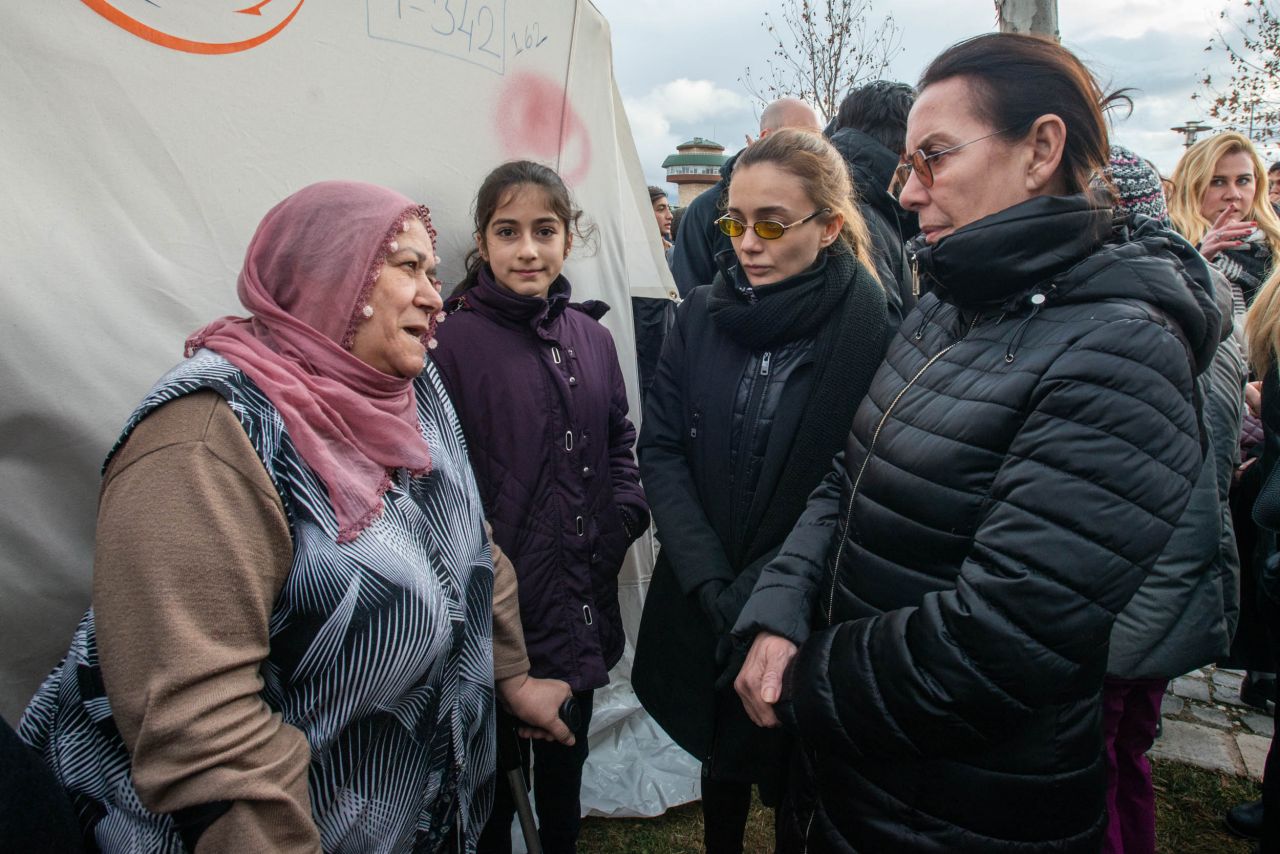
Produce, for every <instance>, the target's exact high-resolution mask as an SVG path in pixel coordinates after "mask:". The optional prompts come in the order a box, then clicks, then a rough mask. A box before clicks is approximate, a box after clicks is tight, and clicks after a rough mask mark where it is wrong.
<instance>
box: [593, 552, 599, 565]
mask: <svg viewBox="0 0 1280 854" xmlns="http://www.w3.org/2000/svg"><path fill="white" fill-rule="evenodd" d="M591 562H592V563H599V562H600V552H592V553H591Z"/></svg>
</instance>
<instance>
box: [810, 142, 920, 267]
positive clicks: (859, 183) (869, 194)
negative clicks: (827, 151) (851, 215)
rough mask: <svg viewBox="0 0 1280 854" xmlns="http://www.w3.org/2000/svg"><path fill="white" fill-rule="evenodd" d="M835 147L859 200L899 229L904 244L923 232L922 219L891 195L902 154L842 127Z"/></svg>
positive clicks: (833, 143) (834, 143)
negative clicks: (895, 171)
mask: <svg viewBox="0 0 1280 854" xmlns="http://www.w3.org/2000/svg"><path fill="white" fill-rule="evenodd" d="M831 144H832V145H834V146H835V147H836V150H837V151H839V152H840V156H841V157H843V158H844V162H845V163H847V164H848V166H849V177H850V178H851V179H852V180H853V186H854V189H856V190H857V191H858V196H859V198H860V199H861V200H862V201H863V202H865V203H866V204H869V205H871V207H873V208H875V209H876V210H877V211H879V212H880V213H881V214H882V215H884V217H885V218H886V219H888V220H889V222H891V223H894V224H895V225H897V226H898V229H899V231H900V232H901V236H902V239H903V241H905V240H907V238H910V237H912V236H913V235H915V234H917V233H919V231H920V219H919V217H917V216H916V215H915V214H914V213H912V212H911V211H909V210H906V209H904V208H903V207H902V205H900V204H898V200H897V199H896V198H894V196H893V194H892V193H890V192H889V185H890V183H891V182H892V181H893V172H894V170H895V169H897V168H898V155H896V154H894V153H893V152H892V151H890V150H889V149H887V148H885V147H884V146H883V145H881V144H880V143H879V142H878V141H877V140H876V139H875V138H874V137H871V136H868V135H867V134H865V133H863V132H862V131H860V130H854V129H853V128H841V129H840V130H838V131H836V132H835V133H834V134H832V135H831Z"/></svg>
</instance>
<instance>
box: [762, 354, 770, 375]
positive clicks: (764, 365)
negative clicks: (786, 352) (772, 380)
mask: <svg viewBox="0 0 1280 854" xmlns="http://www.w3.org/2000/svg"><path fill="white" fill-rule="evenodd" d="M771 358H773V354H772V353H765V354H764V355H763V356H761V357H760V376H762V377H767V376H769V360H770V359H771Z"/></svg>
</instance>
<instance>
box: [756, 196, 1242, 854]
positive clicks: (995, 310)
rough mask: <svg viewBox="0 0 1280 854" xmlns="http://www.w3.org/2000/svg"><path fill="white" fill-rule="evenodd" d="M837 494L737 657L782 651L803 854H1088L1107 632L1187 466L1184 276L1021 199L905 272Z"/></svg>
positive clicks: (1195, 455)
mask: <svg viewBox="0 0 1280 854" xmlns="http://www.w3.org/2000/svg"><path fill="white" fill-rule="evenodd" d="M917 260H918V263H919V266H920V271H921V274H922V275H924V276H928V277H929V278H930V279H931V280H932V282H931V284H932V285H933V288H934V290H933V293H930V294H928V295H927V296H925V297H924V298H922V299H921V302H920V305H919V307H918V308H917V309H916V311H915V312H914V313H913V314H912V315H911V316H909V317H908V318H907V319H906V320H905V321H904V322H903V325H902V327H901V329H900V330H899V332H898V334H897V336H896V338H895V339H894V340H893V341H892V343H891V344H890V346H889V352H888V355H887V357H886V360H885V363H884V364H883V365H882V366H881V368H880V370H879V372H878V373H877V375H876V378H875V380H874V381H873V383H872V386H871V391H870V393H869V394H868V395H867V397H866V398H865V399H864V400H863V403H862V405H861V407H860V408H859V410H858V413H857V415H856V416H855V419H854V424H853V428H852V431H851V433H850V435H849V440H848V444H847V447H846V450H845V452H844V455H843V457H842V458H838V459H837V465H836V467H835V470H834V471H833V472H832V473H831V475H830V476H828V478H827V480H826V481H825V482H824V484H823V486H822V487H820V488H819V490H818V491H816V492H815V493H814V494H813V496H812V497H811V498H810V501H809V506H808V508H807V510H806V512H805V515H804V516H802V517H801V519H800V521H799V523H797V527H796V528H795V530H794V531H793V532H792V534H791V535H790V537H789V538H788V539H787V541H786V542H785V543H784V545H783V547H782V551H781V552H780V554H779V556H778V558H776V559H775V560H774V561H773V562H772V563H771V564H770V565H769V566H768V567H767V568H766V570H765V572H764V574H763V575H762V577H761V579H760V581H759V583H758V584H757V585H756V588H755V591H754V593H753V595H752V598H751V600H750V601H749V602H748V604H747V607H746V609H745V610H744V612H743V614H742V616H741V617H740V619H739V621H738V623H737V625H736V627H735V634H737V635H738V636H740V637H743V638H747V637H751V636H753V635H754V634H756V633H757V632H758V631H761V630H769V631H773V632H776V633H779V634H783V635H786V636H788V637H790V638H791V639H792V640H794V641H796V642H797V643H800V644H801V646H800V652H799V654H798V655H797V657H796V658H795V659H794V661H793V663H792V666H791V667H790V668H789V670H788V672H787V677H786V685H787V689H788V693H787V694H786V695H785V698H784V702H783V703H781V704H780V707H779V712H780V714H781V716H782V717H783V719H784V720H788V721H789V722H790V724H791V725H792V726H793V727H794V729H795V732H796V733H797V734H798V735H799V738H800V740H801V741H802V742H803V745H804V750H803V751H802V753H803V756H802V758H801V760H800V761H801V764H802V766H803V767H802V775H801V776H802V779H803V780H804V785H802V786H801V790H800V791H799V793H798V796H797V797H798V804H799V806H798V809H797V811H796V815H795V816H794V818H795V824H796V827H795V830H796V832H798V833H802V834H804V835H805V837H806V839H807V842H808V848H807V850H808V851H809V852H819V851H841V852H847V851H859V852H882V851H893V852H906V851H912V852H938V853H939V854H941V852H947V854H956V852H982V854H991V852H1015V851H1016V852H1068V851H1070V852H1076V851H1079V852H1085V851H1090V852H1092V851H1096V850H1097V849H1098V845H1099V844H1100V839H1101V833H1102V831H1103V828H1104V826H1105V823H1106V813H1105V807H1104V789H1105V769H1104V766H1103V760H1102V755H1101V749H1102V732H1101V725H1100V712H1099V692H1100V688H1101V682H1102V676H1103V672H1104V670H1105V666H1106V662H1107V639H1108V634H1109V632H1110V629H1111V625H1112V622H1113V620H1114V618H1115V615H1116V614H1117V613H1118V612H1119V611H1120V610H1121V609H1122V608H1123V607H1124V605H1125V603H1126V602H1127V601H1128V599H1129V597H1130V596H1131V595H1132V594H1133V593H1134V591H1135V590H1136V589H1137V588H1138V586H1139V584H1140V583H1141V581H1142V579H1143V576H1144V574H1145V573H1146V571H1147V570H1148V569H1149V568H1150V566H1151V565H1152V563H1153V561H1154V560H1155V558H1156V556H1157V555H1158V554H1159V553H1160V551H1161V549H1162V548H1163V547H1164V544H1165V542H1166V541H1167V540H1168V538H1169V535H1170V532H1171V530H1172V528H1173V524H1174V522H1175V521H1176V520H1177V518H1178V516H1179V514H1180V513H1181V511H1182V508H1183V506H1184V505H1185V503H1186V501H1187V496H1188V494H1189V491H1190V489H1191V486H1192V483H1193V481H1194V480H1195V476H1196V473H1197V471H1198V470H1199V468H1200V460H1201V444H1200V436H1199V431H1198V428H1197V420H1196V408H1195V407H1196V403H1195V395H1194V392H1193V378H1194V376H1195V375H1197V374H1198V373H1199V372H1201V371H1202V370H1204V368H1205V367H1206V366H1207V365H1208V364H1209V361H1210V360H1211V358H1212V356H1213V353H1214V350H1215V348H1216V346H1217V339H1218V333H1219V314H1218V309H1217V308H1216V306H1215V305H1214V301H1213V299H1212V286H1211V282H1210V280H1209V277H1208V271H1207V268H1206V267H1205V265H1204V263H1203V261H1201V260H1200V256H1199V255H1198V254H1196V253H1195V251H1194V250H1193V249H1192V248H1191V247H1190V246H1189V245H1188V244H1186V243H1185V242H1183V241H1182V240H1181V239H1180V238H1177V237H1175V236H1173V235H1171V234H1169V233H1167V232H1159V233H1154V232H1146V233H1144V234H1143V235H1130V234H1129V233H1128V232H1127V230H1125V229H1124V228H1123V227H1116V226H1113V223H1112V219H1111V213H1110V211H1109V210H1107V209H1105V208H1095V207H1093V206H1092V205H1091V204H1090V203H1089V202H1087V201H1086V200H1085V198H1084V197H1082V196H1075V197H1043V198H1039V199H1034V200H1031V201H1029V202H1026V203H1023V204H1021V205H1017V206H1015V207H1013V208H1010V209H1008V210H1005V211H1002V212H1000V213H998V214H995V215H993V216H991V217H988V218H986V219H984V220H981V221H979V222H976V223H973V224H971V225H969V226H967V227H965V228H964V229H961V230H959V231H957V232H955V233H954V234H952V235H950V236H949V237H947V238H945V239H944V240H942V241H940V242H939V243H938V244H937V245H936V246H934V247H926V248H923V249H922V251H920V252H919V254H918V256H917Z"/></svg>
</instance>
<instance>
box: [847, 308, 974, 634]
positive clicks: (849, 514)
mask: <svg viewBox="0 0 1280 854" xmlns="http://www.w3.org/2000/svg"><path fill="white" fill-rule="evenodd" d="M977 323H978V315H976V314H975V315H974V316H973V320H972V321H971V322H970V323H969V328H968V329H966V330H965V331H964V334H963V335H961V336H960V337H959V338H957V339H956V340H954V341H952V342H951V343H950V344H948V345H947V346H946V347H943V348H942V349H941V350H939V351H938V352H937V353H935V354H934V355H933V356H932V357H930V359H929V361H927V362H925V363H924V365H923V366H922V367H921V368H920V370H918V371H916V375H915V376H913V377H912V378H911V379H910V380H909V381H908V382H907V384H906V385H904V386H903V387H902V389H901V390H900V391H899V392H898V394H897V395H896V396H895V397H894V398H893V402H892V403H890V404H889V406H888V408H887V409H885V411H884V414H883V415H881V416H880V422H879V423H878V424H876V429H875V432H873V433H872V434H871V442H870V444H868V445H867V453H866V455H865V456H863V458H862V465H861V466H859V467H858V476H857V477H856V478H854V481H853V489H852V490H851V491H850V493H849V502H848V504H847V505H846V506H845V510H844V524H842V525H841V526H840V545H839V546H837V547H836V559H835V563H833V564H832V565H831V590H830V592H829V594H828V596H827V625H828V626H829V625H831V621H832V616H833V614H834V613H835V606H836V582H837V581H838V580H839V578H840V555H841V554H843V553H844V544H845V542H846V541H847V540H848V539H849V522H850V519H851V518H852V514H853V500H854V499H855V498H857V497H858V488H859V487H860V486H861V485H862V475H863V474H865V473H866V471H867V465H868V464H869V463H870V462H871V455H872V454H874V453H875V450H876V441H877V440H879V438H880V431H881V430H882V429H883V428H884V425H885V422H887V421H888V420H889V416H890V415H891V414H892V413H893V408H894V407H895V406H897V405H898V401H900V400H902V396H903V395H904V394H906V393H907V391H908V390H909V389H910V388H911V387H912V386H913V385H915V384H916V381H917V380H918V379H920V377H921V376H922V375H923V374H924V372H925V371H927V370H929V368H931V367H933V363H934V362H936V361H938V360H939V359H941V358H942V357H943V356H945V355H947V353H949V352H950V351H951V348H952V347H954V346H956V345H957V344H959V343H960V342H961V341H963V340H964V339H966V338H968V337H969V333H970V332H972V331H973V327H974V326H976V325H977Z"/></svg>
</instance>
